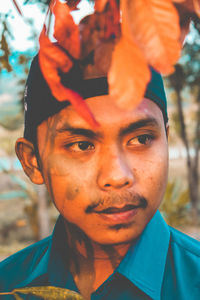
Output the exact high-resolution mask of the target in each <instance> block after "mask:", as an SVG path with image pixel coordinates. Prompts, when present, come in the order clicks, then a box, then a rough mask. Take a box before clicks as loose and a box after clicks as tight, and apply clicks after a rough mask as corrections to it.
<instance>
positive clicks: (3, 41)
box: [0, 14, 13, 72]
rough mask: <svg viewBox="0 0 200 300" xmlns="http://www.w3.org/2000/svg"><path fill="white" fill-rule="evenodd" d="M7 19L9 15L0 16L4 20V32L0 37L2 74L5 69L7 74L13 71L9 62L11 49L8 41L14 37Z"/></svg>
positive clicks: (2, 24)
mask: <svg viewBox="0 0 200 300" xmlns="http://www.w3.org/2000/svg"><path fill="white" fill-rule="evenodd" d="M7 17H8V15H6V16H3V15H2V14H0V19H3V20H2V22H1V26H2V32H1V37H0V51H1V55H0V72H1V71H2V70H4V69H5V70H7V72H11V71H12V66H11V64H10V62H9V56H10V47H9V44H8V39H9V38H13V37H12V34H11V32H10V30H9V28H8V25H7Z"/></svg>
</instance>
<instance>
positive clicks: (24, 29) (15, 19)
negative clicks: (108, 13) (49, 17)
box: [0, 0, 93, 52]
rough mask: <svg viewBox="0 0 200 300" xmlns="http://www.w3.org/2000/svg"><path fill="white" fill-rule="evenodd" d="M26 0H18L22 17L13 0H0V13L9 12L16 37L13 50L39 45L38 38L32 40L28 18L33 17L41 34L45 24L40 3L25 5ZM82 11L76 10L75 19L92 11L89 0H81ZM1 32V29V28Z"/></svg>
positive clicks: (12, 42) (35, 26)
mask: <svg viewBox="0 0 200 300" xmlns="http://www.w3.org/2000/svg"><path fill="white" fill-rule="evenodd" d="M23 2H24V0H17V3H18V5H19V7H20V9H21V11H22V13H23V15H24V16H25V18H22V17H21V16H20V15H19V13H18V12H17V10H16V8H15V7H14V4H13V2H12V0H0V13H1V14H7V13H9V25H10V30H11V32H12V34H13V37H14V39H13V40H12V41H11V45H12V48H13V50H16V51H22V52H23V51H26V50H27V49H30V48H33V47H35V46H36V45H37V43H38V41H37V39H35V40H31V39H29V38H30V37H31V34H32V33H31V27H30V25H28V22H27V20H28V19H32V20H33V22H34V30H35V32H36V34H37V35H39V33H40V31H41V29H42V26H43V24H44V19H45V13H42V11H41V8H40V7H39V5H38V4H29V5H28V4H27V5H23ZM79 7H80V11H79V12H76V16H75V19H76V21H77V22H78V20H79V19H81V18H82V17H83V16H84V15H87V14H89V13H90V12H92V10H93V9H92V6H91V4H89V3H88V2H87V1H81V4H80V5H79ZM0 32H1V29H0Z"/></svg>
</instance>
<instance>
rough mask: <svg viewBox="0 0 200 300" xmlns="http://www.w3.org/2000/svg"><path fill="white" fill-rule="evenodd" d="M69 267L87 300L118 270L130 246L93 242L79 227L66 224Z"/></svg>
mask: <svg viewBox="0 0 200 300" xmlns="http://www.w3.org/2000/svg"><path fill="white" fill-rule="evenodd" d="M65 227H66V232H67V238H68V247H69V248H70V259H69V267H70V271H71V273H72V275H73V277H74V281H75V283H76V285H77V287H78V289H79V291H80V293H81V294H82V295H83V297H84V298H85V299H90V295H91V293H92V292H93V291H95V290H96V289H97V288H98V287H99V286H100V285H101V284H102V283H103V282H104V281H105V280H106V279H107V278H108V277H109V276H110V275H111V274H112V273H113V271H114V270H115V269H116V268H117V266H118V265H119V264H120V262H121V260H122V258H123V257H124V256H125V254H126V253H127V251H128V249H129V247H130V244H120V245H101V244H97V243H95V242H93V241H91V240H90V239H89V238H88V237H87V236H86V235H85V234H84V233H83V232H81V231H80V230H79V229H78V228H77V227H75V226H74V225H71V224H69V223H66V225H65Z"/></svg>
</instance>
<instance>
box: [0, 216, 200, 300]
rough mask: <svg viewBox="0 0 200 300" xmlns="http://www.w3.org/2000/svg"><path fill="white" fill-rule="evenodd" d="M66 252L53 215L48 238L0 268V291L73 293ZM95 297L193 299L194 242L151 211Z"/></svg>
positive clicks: (198, 278)
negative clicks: (47, 288)
mask: <svg viewBox="0 0 200 300" xmlns="http://www.w3.org/2000/svg"><path fill="white" fill-rule="evenodd" d="M67 251H68V250H67V241H66V240H65V234H64V226H63V219H62V217H59V219H58V221H57V223H56V225H55V229H54V232H53V234H52V236H50V237H48V238H46V239H44V240H42V241H40V242H38V243H36V244H33V245H32V246H29V247H28V248H26V249H24V250H22V251H20V252H18V253H16V254H14V255H12V256H11V257H9V258H7V259H6V260H5V261H3V262H2V263H1V264H0V291H2V292H6V291H10V290H13V289H14V288H20V287H25V286H42V285H52V286H57V287H63V288H67V289H71V290H74V291H77V292H78V289H77V287H76V285H75V282H74V280H73V277H72V275H71V273H70V272H69V270H68V265H67V259H66V255H67ZM2 299H13V298H12V297H9V296H7V298H2ZM28 299H33V298H28ZM100 299H104V300H134V299H135V300H147V299H154V300H159V299H162V300H199V299H200V243H199V242H197V241H196V240H194V239H192V238H190V237H188V236H186V235H184V234H182V233H180V232H179V231H177V230H175V229H173V228H171V227H169V226H168V225H167V224H166V223H165V221H164V220H163V218H162V216H161V215H160V213H159V212H156V214H155V215H154V217H153V218H152V219H151V221H150V222H149V223H148V225H147V226H146V228H145V230H144V231H143V233H142V235H141V236H140V238H139V239H138V240H137V242H136V243H135V244H134V245H133V246H131V247H130V248H129V250H128V252H127V254H126V256H125V257H124V258H123V260H122V261H121V263H120V265H119V266H118V267H117V268H116V270H115V271H114V273H113V274H112V275H111V276H110V277H109V278H108V279H107V280H106V281H105V282H104V283H103V284H102V285H101V286H100V287H99V288H98V289H97V290H96V291H95V292H94V293H93V294H92V296H91V300H100Z"/></svg>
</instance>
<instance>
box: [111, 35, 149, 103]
mask: <svg viewBox="0 0 200 300" xmlns="http://www.w3.org/2000/svg"><path fill="white" fill-rule="evenodd" d="M150 77H151V75H150V71H149V68H148V66H147V63H146V61H145V59H144V57H143V55H142V53H141V51H140V49H139V48H138V47H137V45H136V44H134V43H133V42H132V41H129V40H128V39H126V38H124V37H122V38H121V39H120V41H119V42H118V43H117V45H116V46H115V50H114V53H113V56H112V64H111V68H110V71H109V74H108V81H109V88H110V91H109V92H110V95H111V96H112V97H113V99H114V100H115V101H116V103H117V104H118V106H120V107H122V108H130V107H131V108H132V107H134V106H137V105H138V104H139V103H140V101H141V100H142V98H143V96H144V93H145V90H146V85H147V83H148V82H149V81H150Z"/></svg>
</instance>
